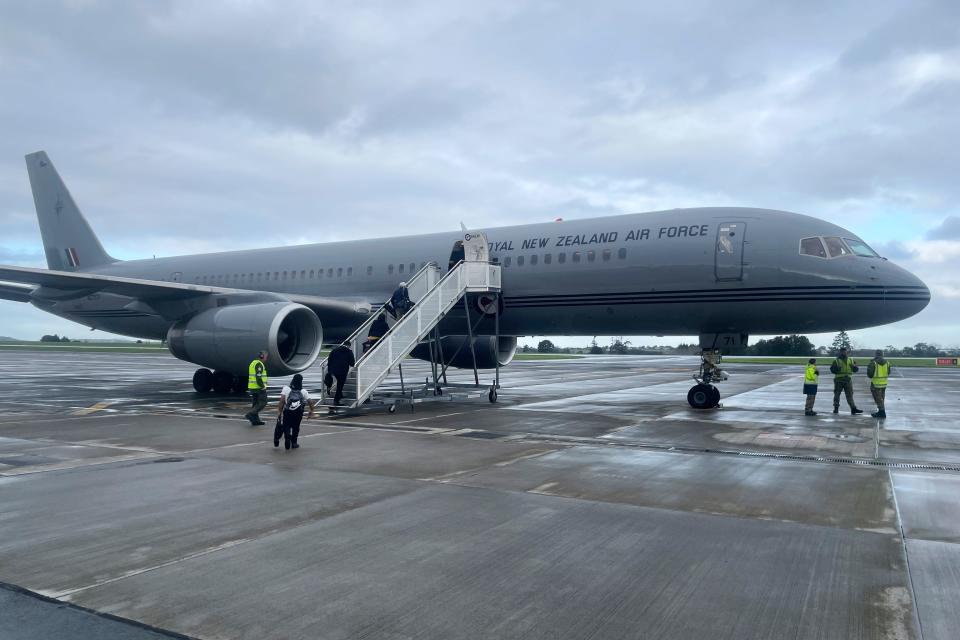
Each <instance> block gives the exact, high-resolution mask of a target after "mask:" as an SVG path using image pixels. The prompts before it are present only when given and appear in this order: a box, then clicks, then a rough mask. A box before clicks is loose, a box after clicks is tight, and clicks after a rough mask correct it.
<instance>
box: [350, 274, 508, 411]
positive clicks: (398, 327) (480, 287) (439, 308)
mask: <svg viewBox="0 0 960 640" xmlns="http://www.w3.org/2000/svg"><path fill="white" fill-rule="evenodd" d="M478 275H479V276H481V277H480V278H477V280H479V282H475V281H474V276H478ZM500 276H501V272H500V266H499V265H495V264H491V263H489V262H476V261H466V260H461V261H460V262H458V263H457V264H456V265H455V266H454V267H453V268H452V269H450V270H449V271H448V272H447V273H446V274H445V275H444V276H443V277H442V278H440V280H439V281H438V282H436V283H435V284H434V285H433V286H432V287H431V288H430V290H429V291H427V293H426V294H425V295H424V296H423V297H422V298H421V299H420V300H418V301H417V302H416V303H415V304H414V305H413V306H412V307H411V308H410V310H409V311H408V312H407V313H406V314H405V315H403V316H402V317H401V318H399V319H398V320H397V322H396V323H395V324H394V325H393V326H392V327H391V328H390V330H389V331H387V333H386V334H384V335H383V336H381V337H380V338H379V339H378V340H377V342H376V343H375V344H374V345H373V346H372V347H371V348H370V349H369V350H368V351H367V352H366V353H365V354H363V356H362V357H361V358H360V359H359V360H358V361H357V364H356V380H357V383H356V384H357V389H356V391H357V397H356V399H355V402H356V403H357V404H359V403H362V402H363V401H364V400H365V399H366V398H367V397H368V396H369V395H370V394H371V393H372V392H373V390H374V389H376V388H377V386H379V385H380V383H381V382H382V381H383V379H384V378H386V376H387V375H388V374H389V372H390V369H392V368H393V366H395V365H396V364H397V363H398V362H400V360H402V359H403V358H405V357H406V356H407V355H408V354H409V353H410V351H412V350H413V349H414V348H415V347H416V346H417V344H419V343H420V341H421V340H422V339H423V338H424V337H425V336H426V335H427V334H428V333H429V332H430V331H431V330H432V329H433V327H434V326H436V324H437V323H438V322H439V321H440V320H441V319H443V316H444V315H446V314H447V312H449V311H450V309H451V308H453V306H454V305H455V304H456V303H457V302H458V301H459V300H460V298H462V297H463V296H464V295H465V294H466V293H469V292H470V291H471V290H476V291H489V290H491V289H500V288H501V287H500ZM454 278H455V279H456V281H457V284H456V288H455V289H454V290H453V291H451V292H450V295H448V299H447V300H446V301H444V300H443V299H441V298H440V296H441V294H442V293H443V292H444V291H445V285H447V284H448V280H451V279H454ZM431 296H433V297H435V298H437V302H436V311H435V313H434V315H432V316H430V317H429V319H427V320H426V322H424V317H423V313H424V310H425V309H426V308H427V307H428V306H430V305H431V304H432V301H430V300H428V298H430V297H431ZM431 311H432V309H431ZM414 321H416V323H417V324H416V326H417V330H416V332H415V333H414V334H411V335H410V336H408V337H407V340H406V342H405V343H402V344H400V345H399V348H398V349H394V348H393V342H394V338H395V337H396V335H397V334H398V332H400V331H403V330H404V328H405V327H406V325H408V324H410V323H413V322H414ZM383 349H387V356H386V359H385V361H384V362H383V363H381V367H380V369H379V370H378V373H377V374H376V375H374V376H372V378H371V379H370V380H369V381H366V383H364V381H363V380H362V378H361V373H362V372H363V370H364V368H365V366H364V365H367V366H369V365H370V363H371V362H372V360H373V358H376V357H377V356H378V355H379V353H381V352H382V350H383Z"/></svg>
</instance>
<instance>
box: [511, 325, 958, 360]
mask: <svg viewBox="0 0 960 640" xmlns="http://www.w3.org/2000/svg"><path fill="white" fill-rule="evenodd" d="M841 347H846V348H847V349H848V350H849V351H850V353H851V355H855V356H873V353H874V351H875V350H876V349H877V347H869V348H868V347H857V346H855V345H854V344H853V342H852V340H851V339H850V336H849V335H848V334H847V332H846V331H841V332H840V333H838V334H837V335H836V337H834V339H833V342H832V343H831V344H830V346H826V345H821V346H815V345H814V344H813V343H812V342H811V341H810V339H809V338H807V337H806V336H804V335H798V334H793V335H789V336H775V337H773V338H765V339H762V340H757V341H756V342H755V343H753V344H751V345H749V346H746V347H732V348H724V349H723V350H722V351H723V353H724V354H725V355H745V356H810V357H813V356H831V355H834V354H836V353H837V352H838V351H839V350H840V348H841ZM882 348H883V352H884V354H885V355H887V356H891V357H907V358H935V357H937V356H955V355H958V350H957V349H943V348H941V347H938V346H937V345H935V344H930V343H927V342H918V343H917V344H915V345H912V346H904V347H895V346H893V345H887V346H885V347H882ZM519 351H520V352H522V353H592V354H614V355H696V354H699V353H700V347H699V345H697V344H687V343H681V344H679V345H677V346H672V345H633V344H632V343H631V342H630V340H625V339H624V338H623V337H622V336H620V337H613V338H611V339H610V344H608V345H600V344H597V339H596V338H594V339H593V340H592V341H591V342H590V344H589V345H588V346H586V347H558V346H557V345H555V344H554V343H553V342H552V341H550V340H541V341H540V342H539V343H537V345H536V346H535V347H533V346H530V345H526V344H525V345H523V346H521V347H520V349H519Z"/></svg>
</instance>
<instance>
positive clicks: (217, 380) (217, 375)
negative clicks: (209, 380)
mask: <svg viewBox="0 0 960 640" xmlns="http://www.w3.org/2000/svg"><path fill="white" fill-rule="evenodd" d="M231 389H233V374H232V373H228V372H226V371H214V372H213V390H214V391H215V392H216V393H220V394H224V393H230V390H231Z"/></svg>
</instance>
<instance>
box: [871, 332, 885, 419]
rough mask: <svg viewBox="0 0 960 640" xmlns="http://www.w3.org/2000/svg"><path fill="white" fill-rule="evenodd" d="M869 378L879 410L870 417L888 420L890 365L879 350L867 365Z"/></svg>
mask: <svg viewBox="0 0 960 640" xmlns="http://www.w3.org/2000/svg"><path fill="white" fill-rule="evenodd" d="M867 377H868V378H870V393H871V394H872V395H873V401H874V402H876V403H877V410H876V412H874V413H871V414H870V415H871V416H873V417H874V418H886V417H887V409H886V399H887V378H889V377H890V363H889V362H887V361H886V360H885V359H884V357H883V351H881V350H880V349H877V352H876V354H875V355H874V357H873V360H871V361H870V364H869V365H867Z"/></svg>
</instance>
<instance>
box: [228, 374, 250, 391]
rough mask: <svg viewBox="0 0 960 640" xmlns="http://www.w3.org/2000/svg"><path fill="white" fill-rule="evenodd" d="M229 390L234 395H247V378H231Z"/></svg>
mask: <svg viewBox="0 0 960 640" xmlns="http://www.w3.org/2000/svg"><path fill="white" fill-rule="evenodd" d="M231 390H232V391H233V392H234V393H236V394H243V395H246V394H247V377H246V376H233V384H232V385H231Z"/></svg>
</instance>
